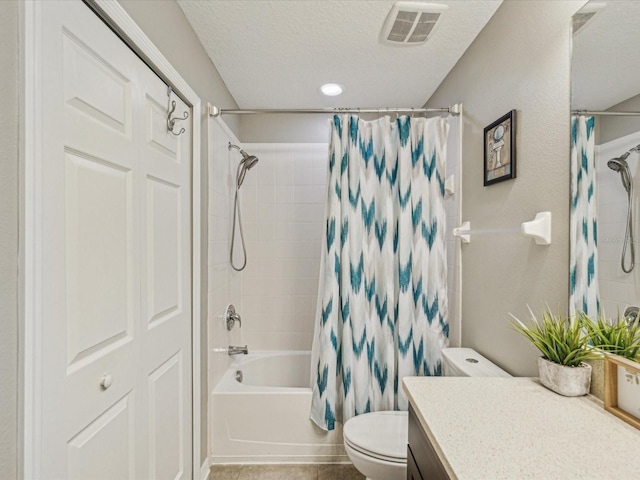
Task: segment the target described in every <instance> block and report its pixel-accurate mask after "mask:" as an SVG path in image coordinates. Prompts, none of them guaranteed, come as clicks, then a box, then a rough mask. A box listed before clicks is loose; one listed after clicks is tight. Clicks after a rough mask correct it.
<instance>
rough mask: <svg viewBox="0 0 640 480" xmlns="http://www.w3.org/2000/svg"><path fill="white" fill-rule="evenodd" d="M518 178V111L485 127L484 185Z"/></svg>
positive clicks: (511, 112) (513, 111)
mask: <svg viewBox="0 0 640 480" xmlns="http://www.w3.org/2000/svg"><path fill="white" fill-rule="evenodd" d="M511 178H516V111H515V110H511V111H510V112H509V113H507V114H506V115H504V116H502V117H500V118H499V119H498V120H496V121H495V122H493V123H492V124H491V125H489V126H488V127H486V128H485V129H484V186H485V187H486V186H487V185H492V184H494V183H498V182H502V181H504V180H509V179H511Z"/></svg>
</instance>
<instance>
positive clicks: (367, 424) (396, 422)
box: [343, 412, 409, 461]
mask: <svg viewBox="0 0 640 480" xmlns="http://www.w3.org/2000/svg"><path fill="white" fill-rule="evenodd" d="M408 429H409V419H408V416H407V412H372V413H365V414H363V415H358V416H357V417H353V418H350V419H349V420H347V422H346V423H345V424H344V427H343V434H344V441H345V443H348V444H349V445H350V446H351V447H353V448H355V449H356V450H359V451H360V452H362V453H364V454H367V455H371V456H373V457H379V458H384V459H394V460H404V461H406V459H407V441H408V440H407V438H408Z"/></svg>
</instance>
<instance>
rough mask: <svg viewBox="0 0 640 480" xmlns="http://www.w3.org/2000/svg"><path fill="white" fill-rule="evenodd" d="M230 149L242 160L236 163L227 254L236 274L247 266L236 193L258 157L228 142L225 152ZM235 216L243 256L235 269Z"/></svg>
mask: <svg viewBox="0 0 640 480" xmlns="http://www.w3.org/2000/svg"><path fill="white" fill-rule="evenodd" d="M232 148H235V149H236V150H238V151H239V152H240V155H242V160H240V163H238V168H237V169H236V193H235V197H234V199H233V227H232V230H231V252H230V253H229V261H230V262H231V267H232V268H233V269H234V270H235V271H236V272H240V271H241V270H244V268H245V267H246V266H247V247H246V245H245V243H244V232H243V231H242V213H241V211H240V205H239V204H238V191H239V190H240V187H241V186H242V183H243V182H244V177H245V175H246V174H247V171H249V170H251V169H252V168H253V167H254V166H255V165H256V163H258V157H256V156H255V155H249V154H248V153H247V152H245V151H244V150H243V149H241V148H240V147H239V146H237V145H234V144H232V143H231V142H229V145H228V147H227V150H231V149H232ZM236 215H237V218H238V228H239V230H240V241H241V243H242V256H243V261H242V265H241V266H239V267H236V266H235V264H234V263H233V250H234V245H235V243H236V242H235V239H236Z"/></svg>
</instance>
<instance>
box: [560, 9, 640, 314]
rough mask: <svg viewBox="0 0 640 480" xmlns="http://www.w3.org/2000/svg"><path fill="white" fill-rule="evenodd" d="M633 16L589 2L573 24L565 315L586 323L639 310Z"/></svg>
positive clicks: (636, 34) (637, 42) (636, 32)
mask: <svg viewBox="0 0 640 480" xmlns="http://www.w3.org/2000/svg"><path fill="white" fill-rule="evenodd" d="M639 16H640V2H637V1H608V2H594V1H591V2H588V3H587V4H586V5H585V7H583V8H582V9H581V10H580V11H579V12H578V13H577V14H576V15H575V16H574V19H573V58H572V110H573V111H572V122H571V125H572V131H571V139H572V142H571V182H572V185H571V261H570V262H571V263H570V285H571V291H570V309H571V312H572V313H575V312H576V311H584V312H585V313H587V314H588V315H589V316H591V317H592V318H595V317H596V315H597V312H598V311H600V310H603V311H604V312H605V314H606V316H607V317H615V316H616V315H617V314H618V313H619V314H620V315H625V316H628V317H634V316H635V315H637V311H638V310H637V307H636V308H635V309H634V308H633V307H635V306H637V305H640V248H639V247H638V244H637V241H638V237H639V232H640V230H638V229H639V225H638V224H639V223H640V205H639V199H640V48H638V46H640V28H638V23H637V19H638V18H639ZM625 312H626V314H625Z"/></svg>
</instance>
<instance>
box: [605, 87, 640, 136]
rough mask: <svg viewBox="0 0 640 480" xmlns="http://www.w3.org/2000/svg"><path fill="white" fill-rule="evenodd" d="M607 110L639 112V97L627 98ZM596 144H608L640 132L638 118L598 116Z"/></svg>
mask: <svg viewBox="0 0 640 480" xmlns="http://www.w3.org/2000/svg"><path fill="white" fill-rule="evenodd" d="M607 110H611V111H622V112H624V111H628V112H637V111H640V95H636V96H635V97H631V98H628V99H627V100H625V101H624V102H620V103H619V104H617V105H614V106H613V107H611V108H608V109H607ZM596 118H597V121H596V126H597V130H596V143H597V144H598V145H600V144H603V143H607V142H610V141H611V140H615V139H616V138H620V137H624V136H626V135H630V134H632V133H635V132H638V131H640V116H638V117H616V116H610V117H609V116H598V117H596Z"/></svg>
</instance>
